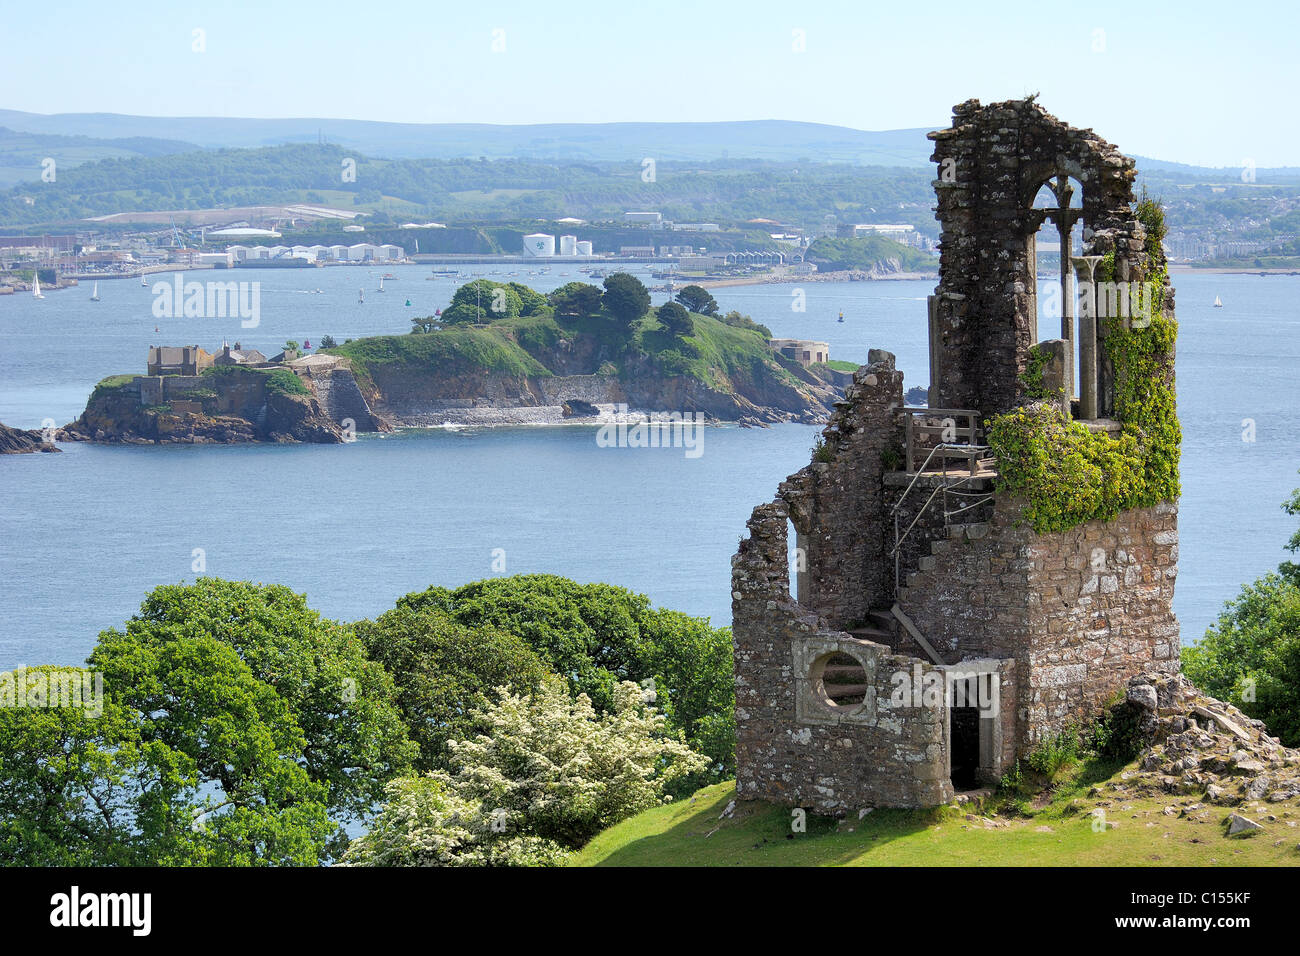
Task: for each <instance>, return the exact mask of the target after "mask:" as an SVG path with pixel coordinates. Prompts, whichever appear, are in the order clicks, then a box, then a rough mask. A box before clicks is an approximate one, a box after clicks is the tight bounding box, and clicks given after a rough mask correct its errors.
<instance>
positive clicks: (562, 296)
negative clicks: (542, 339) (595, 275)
mask: <svg viewBox="0 0 1300 956" xmlns="http://www.w3.org/2000/svg"><path fill="white" fill-rule="evenodd" d="M601 296H602V293H601V291H600V287H599V286H594V285H591V284H589V283H586V282H568V283H565V284H564V285H562V286H560V287H559V288H558V289H556V290H555V291H553V292H552V293H551V294H550V296H548V299H549V301H550V303H551V305H552V306H554V308H555V314H556V315H557V316H561V317H566V318H581V317H583V316H588V315H598V314H599V313H600V303H601Z"/></svg>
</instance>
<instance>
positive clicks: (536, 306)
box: [506, 282, 547, 315]
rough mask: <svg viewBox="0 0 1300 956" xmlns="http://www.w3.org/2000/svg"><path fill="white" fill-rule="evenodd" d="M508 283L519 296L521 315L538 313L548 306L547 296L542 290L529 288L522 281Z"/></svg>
mask: <svg viewBox="0 0 1300 956" xmlns="http://www.w3.org/2000/svg"><path fill="white" fill-rule="evenodd" d="M506 285H507V287H508V288H510V289H511V290H512V291H513V292H514V293H515V294H516V295H518V296H519V302H520V306H519V314H520V315H536V314H537V313H539V312H541V311H542V310H543V309H544V308H546V304H547V303H546V296H544V295H542V294H541V293H540V292H537V291H535V290H533V289H531V288H529V287H528V286H526V285H524V284H523V283H522V282H509V283H507V284H506Z"/></svg>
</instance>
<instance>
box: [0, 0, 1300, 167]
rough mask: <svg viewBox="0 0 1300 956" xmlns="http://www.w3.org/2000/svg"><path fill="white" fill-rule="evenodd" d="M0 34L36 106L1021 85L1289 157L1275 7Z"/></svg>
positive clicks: (331, 21) (155, 8) (0, 93)
mask: <svg viewBox="0 0 1300 956" xmlns="http://www.w3.org/2000/svg"><path fill="white" fill-rule="evenodd" d="M195 30H202V31H204V33H203V35H202V39H203V41H204V43H203V45H204V47H205V49H204V50H203V51H202V52H196V51H195V49H194V47H195V46H196V45H197V44H196V41H195V34H194V31H195ZM494 31H503V32H501V33H494ZM796 31H802V34H801V35H800V34H797V33H796ZM800 36H802V38H803V49H802V51H800V50H799V49H798V47H799V38H800ZM494 41H495V46H497V47H501V46H502V45H504V49H503V50H500V51H496V50H494V49H493V47H494ZM0 44H2V45H0V50H2V51H3V55H0V107H5V108H9V109H18V110H27V111H31V112H37V113H57V112H114V113H136V114H144V115H155V116H174V115H185V116H213V115H215V116H256V117H287V116H298V117H304V116H309V117H332V118H352V119H376V120H390V121H397V122H415V123H436V122H489V123H546V122H573V123H579V122H591V123H600V122H614V121H699V120H736V119H790V120H806V121H810V122H820V123H831V124H835V125H840V126H851V127H856V128H858V129H894V128H899V127H915V126H934V127H937V126H940V125H946V124H947V123H948V122H949V120H950V109H951V107H952V105H953V104H954V103H956V102H959V101H961V100H964V99H967V98H969V97H977V98H979V99H981V100H984V101H985V102H987V101H990V100H996V99H1007V98H1011V97H1018V96H1023V95H1025V94H1026V93H1030V92H1034V91H1037V92H1039V93H1040V102H1041V103H1042V104H1043V105H1044V106H1046V107H1047V109H1048V110H1050V111H1051V112H1053V113H1055V114H1056V115H1058V116H1060V117H1061V118H1063V119H1065V120H1067V121H1068V122H1071V123H1073V124H1075V125H1078V126H1089V127H1092V128H1094V129H1096V130H1097V132H1099V133H1100V134H1102V135H1103V136H1105V137H1106V138H1108V139H1110V140H1111V141H1113V142H1115V143H1116V144H1117V145H1119V146H1120V147H1121V148H1122V149H1123V150H1124V151H1125V152H1127V153H1138V154H1141V155H1144V156H1151V157H1155V158H1159V159H1167V160H1172V161H1177V162H1187V163H1194V164H1199V165H1210V166H1237V165H1240V164H1241V163H1242V162H1243V161H1244V160H1247V159H1249V160H1253V161H1254V163H1255V164H1256V165H1257V166H1277V165H1300V123H1297V121H1296V109H1295V105H1294V104H1295V96H1296V92H1297V87H1298V86H1300V84H1298V83H1297V79H1300V4H1297V3H1296V2H1294V0H1291V2H1285V0H1282V2H1259V0H1251V2H1246V3H1226V2H1222V0H1219V2H1213V3H1210V2H1197V0H1191V2H1183V3H1167V4H1166V3H1160V2H1154V0H1130V2H1124V3H1112V2H1100V3H1092V4H1088V5H1083V4H1076V3H1050V2H1037V3H1021V4H1011V3H996V2H981V0H969V2H961V3H956V2H947V0H926V2H919V0H894V2H890V3H877V2H872V0H858V2H840V0H826V2H815V0H813V2H802V3H796V2H785V3H775V2H768V0H748V2H728V0H689V2H682V0H602V2H599V3H582V2H576V0H567V2H566V0H547V2H540V0H539V2H529V3H524V2H487V0H481V2H480V0H473V2H461V3H446V2H443V0H426V2H419V0H409V2H408V0H366V2H361V0H345V2H335V0H316V2H287V0H257V2H250V0H223V2H214V3H208V2H193V0H188V2H187V0H179V2H176V0H172V2H162V0H129V2H126V3H108V2H104V0H65V2H60V3H57V4H49V3H35V2H28V3H20V2H15V0H7V2H6V3H5V5H4V10H3V17H2V18H0Z"/></svg>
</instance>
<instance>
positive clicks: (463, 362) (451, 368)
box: [320, 326, 551, 385]
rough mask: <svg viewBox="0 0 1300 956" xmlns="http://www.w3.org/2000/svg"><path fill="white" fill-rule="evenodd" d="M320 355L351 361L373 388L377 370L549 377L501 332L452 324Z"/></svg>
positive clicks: (360, 341) (356, 343)
mask: <svg viewBox="0 0 1300 956" xmlns="http://www.w3.org/2000/svg"><path fill="white" fill-rule="evenodd" d="M320 351H322V352H326V353H328V354H331V355H342V356H345V357H347V358H349V359H351V360H352V371H353V374H354V375H355V376H356V377H357V378H358V379H359V380H361V381H363V382H369V383H370V384H371V385H373V384H374V377H373V373H374V371H375V370H376V369H378V368H382V367H390V368H402V369H405V370H409V371H438V372H440V373H443V374H453V375H454V374H459V373H463V372H468V371H472V370H475V369H484V370H486V371H491V372H500V373H503V374H506V375H519V376H529V375H534V376H548V375H550V374H551V372H550V370H549V369H547V368H546V366H544V365H542V364H541V363H540V362H538V361H537V360H536V359H535V358H533V357H532V356H531V355H529V354H528V353H527V352H526V351H524V350H523V349H522V348H520V346H519V344H518V343H517V342H515V341H514V340H513V339H512V338H511V337H510V336H509V335H507V334H506V333H505V331H504V330H503V329H498V328H495V327H492V326H489V327H486V328H483V327H470V326H454V327H452V328H447V329H441V330H439V331H436V332H427V333H419V334H416V335H380V336H374V337H372V338H364V339H355V340H353V341H351V342H347V343H345V344H343V345H339V346H336V347H335V348H332V349H321V350H320Z"/></svg>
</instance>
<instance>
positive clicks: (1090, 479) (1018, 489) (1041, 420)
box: [988, 195, 1182, 534]
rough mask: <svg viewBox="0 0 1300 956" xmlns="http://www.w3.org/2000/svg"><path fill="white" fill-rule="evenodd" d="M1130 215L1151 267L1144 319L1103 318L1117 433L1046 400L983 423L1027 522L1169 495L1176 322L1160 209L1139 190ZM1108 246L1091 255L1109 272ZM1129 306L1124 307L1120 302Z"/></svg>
mask: <svg viewBox="0 0 1300 956" xmlns="http://www.w3.org/2000/svg"><path fill="white" fill-rule="evenodd" d="M1137 216H1138V219H1139V221H1140V222H1142V224H1143V226H1144V227H1145V228H1146V230H1147V242H1146V247H1145V248H1146V252H1147V254H1148V256H1149V257H1150V261H1151V267H1150V268H1149V269H1148V270H1147V273H1146V276H1145V280H1146V281H1147V282H1149V283H1151V285H1150V287H1149V288H1151V289H1152V290H1153V291H1152V293H1151V301H1150V302H1143V303H1142V305H1144V306H1149V310H1150V311H1149V314H1150V321H1149V323H1148V324H1146V325H1145V326H1143V327H1138V326H1137V325H1135V323H1134V322H1133V321H1132V320H1131V319H1126V318H1122V317H1117V316H1116V317H1107V318H1106V319H1104V320H1103V321H1104V322H1105V336H1104V339H1103V341H1104V344H1105V348H1106V354H1107V355H1108V357H1109V358H1110V360H1111V363H1112V365H1113V367H1114V371H1115V417H1116V419H1118V421H1119V422H1120V424H1121V426H1122V427H1121V431H1120V433H1119V434H1118V435H1112V434H1109V433H1105V432H1093V431H1090V430H1089V429H1088V428H1087V427H1086V426H1085V425H1083V424H1081V423H1080V422H1075V421H1070V420H1068V419H1066V418H1065V417H1064V416H1063V415H1062V413H1061V412H1060V411H1059V410H1058V409H1057V408H1055V407H1052V406H1050V405H1046V404H1043V405H1031V406H1030V407H1027V408H1016V409H1013V410H1012V411H1010V412H1008V413H1006V414H1005V415H1000V416H997V417H996V418H995V419H993V420H992V421H991V422H990V423H988V424H989V430H988V443H989V446H990V447H991V448H992V450H993V453H994V454H995V455H996V456H997V459H998V470H999V476H998V490H999V491H1001V492H1005V493H1008V494H1011V495H1014V496H1017V497H1022V498H1024V499H1026V501H1027V505H1026V508H1025V517H1026V518H1027V519H1028V520H1029V521H1030V523H1031V524H1032V525H1033V528H1034V530H1035V531H1037V532H1038V533H1040V534H1045V533H1047V532H1051V531H1065V530H1068V529H1069V528H1072V527H1075V526H1076V525H1079V524H1082V523H1083V522H1085V521H1091V520H1101V521H1106V520H1110V519H1112V518H1115V517H1116V516H1118V515H1119V514H1120V513H1121V512H1123V511H1127V510H1129V509H1132V508H1143V507H1150V506H1151V505H1155V504H1157V503H1159V502H1161V501H1173V500H1176V499H1177V498H1178V495H1179V478H1178V465H1179V449H1180V445H1181V443H1182V429H1181V427H1180V425H1179V423H1178V415H1177V409H1176V403H1175V395H1174V380H1173V355H1174V344H1175V341H1176V339H1177V336H1178V323H1177V322H1176V321H1175V320H1174V318H1173V316H1172V315H1166V314H1165V311H1164V297H1165V289H1166V287H1167V284H1168V274H1167V272H1166V269H1165V262H1164V254H1163V251H1162V249H1161V246H1160V240H1161V238H1163V236H1164V231H1165V225H1164V214H1163V210H1162V209H1161V207H1160V204H1159V203H1158V202H1156V201H1155V200H1152V199H1150V198H1148V197H1147V196H1145V195H1143V197H1142V199H1141V201H1140V202H1139V203H1138V209H1137ZM1114 274H1115V253H1114V250H1111V251H1110V252H1108V253H1107V255H1106V257H1105V258H1104V259H1103V261H1102V262H1101V263H1099V264H1098V269H1097V277H1098V279H1099V280H1101V281H1111V280H1112V279H1113V277H1114ZM1130 311H1133V310H1130ZM1042 361H1043V357H1042V356H1041V355H1039V354H1038V353H1037V350H1034V351H1032V352H1031V353H1030V359H1029V363H1028V365H1027V367H1026V369H1025V373H1024V376H1023V378H1022V381H1023V382H1024V384H1025V386H1026V397H1028V398H1030V399H1040V398H1043V397H1046V396H1044V395H1040V394H1037V393H1036V391H1035V388H1034V385H1035V376H1036V382H1037V392H1042V391H1044V390H1043V388H1042Z"/></svg>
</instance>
